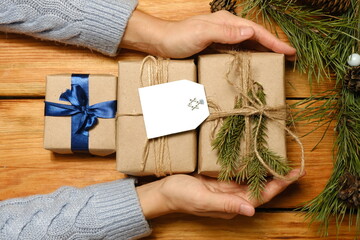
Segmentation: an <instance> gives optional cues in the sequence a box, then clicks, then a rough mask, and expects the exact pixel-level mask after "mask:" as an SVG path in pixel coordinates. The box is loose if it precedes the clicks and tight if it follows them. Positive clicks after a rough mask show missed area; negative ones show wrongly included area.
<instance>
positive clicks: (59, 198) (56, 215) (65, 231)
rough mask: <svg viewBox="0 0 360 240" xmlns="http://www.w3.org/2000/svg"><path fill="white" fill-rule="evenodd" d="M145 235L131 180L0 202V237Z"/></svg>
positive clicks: (38, 237)
mask: <svg viewBox="0 0 360 240" xmlns="http://www.w3.org/2000/svg"><path fill="white" fill-rule="evenodd" d="M149 234H150V228H149V225H148V223H147V221H146V220H145V218H144V215H143V213H142V210H141V207H140V204H139V200H138V197H137V193H136V190H135V186H134V180H133V179H123V180H118V181H114V182H109V183H102V184H97V185H92V186H89V187H86V188H82V189H77V188H72V187H62V188H60V189H58V190H57V191H56V192H54V193H52V194H48V195H35V196H31V197H27V198H17V199H10V200H6V201H3V202H0V239H34V240H35V239H36V240H38V239H137V238H140V237H144V236H147V235H149Z"/></svg>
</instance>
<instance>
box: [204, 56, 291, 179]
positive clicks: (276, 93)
mask: <svg viewBox="0 0 360 240" xmlns="http://www.w3.org/2000/svg"><path fill="white" fill-rule="evenodd" d="M250 57H251V59H250V70H251V76H252V77H253V80H254V81H255V82H258V83H260V84H261V85H262V86H263V88H264V92H265V94H266V102H267V104H266V105H267V106H269V107H279V106H284V105H285V86H284V71H285V70H284V55H282V54H276V53H251V54H250ZM232 59H233V56H232V55H230V54H213V55H203V56H200V57H199V62H198V80H199V83H201V84H203V85H205V91H206V96H207V98H208V99H211V100H212V101H213V102H214V103H216V104H217V105H218V106H220V108H221V109H222V110H223V111H227V110H231V109H233V108H234V103H235V98H236V96H239V94H238V93H237V92H236V90H235V89H234V87H233V86H231V85H230V84H229V83H228V82H227V81H226V78H225V76H226V73H227V71H228V70H229V66H230V63H231V61H232ZM231 75H234V74H231V73H230V76H231ZM211 111H212V110H211V109H210V112H211ZM213 124H214V123H213V122H205V123H204V124H202V125H201V127H200V133H199V134H200V135H199V159H198V161H199V163H198V172H199V173H201V174H204V175H208V176H212V177H216V176H217V175H218V173H219V171H220V166H219V165H218V164H217V152H216V150H213V149H212V146H211V137H210V135H211V130H212V129H213V127H214V125H213ZM282 124H285V123H284V121H283V122H282ZM267 128H268V132H267V136H268V140H267V143H268V146H269V148H270V149H271V150H273V151H274V152H276V153H278V154H279V155H280V156H283V157H284V158H286V139H285V130H284V129H282V128H281V127H279V125H278V124H276V123H275V122H273V121H272V120H269V121H268V123H267ZM242 145H244V144H242Z"/></svg>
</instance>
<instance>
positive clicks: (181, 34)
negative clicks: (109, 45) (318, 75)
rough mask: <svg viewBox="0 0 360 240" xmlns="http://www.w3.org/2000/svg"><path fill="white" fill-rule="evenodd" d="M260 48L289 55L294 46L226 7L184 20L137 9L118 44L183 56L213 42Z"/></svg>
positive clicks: (175, 56) (293, 51) (157, 52)
mask: <svg viewBox="0 0 360 240" xmlns="http://www.w3.org/2000/svg"><path fill="white" fill-rule="evenodd" d="M245 41H246V46H247V47H250V48H255V49H259V50H262V51H274V52H277V53H283V54H285V55H286V56H287V58H288V59H290V60H292V59H294V57H295V53H296V50H295V49H294V48H293V47H291V46H289V45H288V44H286V43H284V42H282V41H281V40H279V39H278V38H276V37H275V36H273V35H272V34H271V33H270V32H269V31H267V30H266V29H265V28H264V27H262V26H260V25H258V24H256V23H254V22H252V21H249V20H247V19H243V18H240V17H237V16H234V15H233V14H231V13H229V12H227V11H219V12H216V13H212V14H207V15H199V16H193V17H190V18H188V19H186V20H183V21H177V22H175V21H165V20H161V19H158V18H155V17H152V16H150V15H147V14H145V13H142V12H140V11H138V10H135V11H134V13H133V15H132V17H131V18H130V20H129V22H128V25H127V28H126V31H125V34H124V36H123V39H122V42H121V47H124V48H129V49H134V50H138V51H142V52H146V53H150V54H152V55H157V56H162V57H170V58H184V57H189V56H192V55H194V54H196V53H198V52H200V51H202V50H204V49H205V48H206V47H208V46H209V45H211V44H212V43H221V44H239V43H242V42H245Z"/></svg>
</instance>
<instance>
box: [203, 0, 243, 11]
mask: <svg viewBox="0 0 360 240" xmlns="http://www.w3.org/2000/svg"><path fill="white" fill-rule="evenodd" d="M209 5H210V10H211V12H212V13H213V12H217V11H220V10H226V11H228V12H230V13H232V14H234V15H236V12H235V8H236V0H213V1H212V2H210V3H209Z"/></svg>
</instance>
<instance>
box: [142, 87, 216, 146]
mask: <svg viewBox="0 0 360 240" xmlns="http://www.w3.org/2000/svg"><path fill="white" fill-rule="evenodd" d="M139 95H140V102H141V108H142V112H143V115H144V121H145V128H146V134H147V137H148V139H151V138H156V137H161V136H166V135H170V134H173V133H179V132H185V131H189V130H193V129H195V128H197V127H198V126H199V125H200V124H201V123H202V122H203V121H204V120H205V119H206V118H207V117H208V116H209V108H208V105H207V102H206V95H205V89H204V86H203V85H201V84H198V83H194V82H192V81H189V80H179V81H175V82H170V83H164V84H158V85H154V86H150V87H144V88H139Z"/></svg>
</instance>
